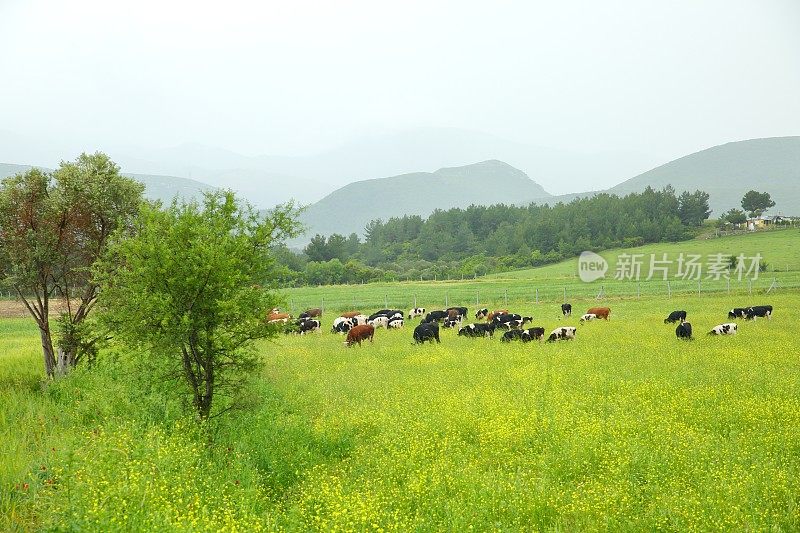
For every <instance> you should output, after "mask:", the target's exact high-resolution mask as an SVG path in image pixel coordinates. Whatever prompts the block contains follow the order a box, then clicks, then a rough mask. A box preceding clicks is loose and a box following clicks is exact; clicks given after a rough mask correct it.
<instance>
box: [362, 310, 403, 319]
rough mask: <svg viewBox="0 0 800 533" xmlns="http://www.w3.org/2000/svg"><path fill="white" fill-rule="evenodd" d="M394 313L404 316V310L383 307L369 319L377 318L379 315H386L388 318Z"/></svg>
mask: <svg viewBox="0 0 800 533" xmlns="http://www.w3.org/2000/svg"><path fill="white" fill-rule="evenodd" d="M394 315H400V316H401V317H402V316H403V312H402V311H398V310H397V309H381V310H380V311H376V312H374V313H372V314H371V315H369V320H375V319H376V318H377V317H379V316H385V317H386V318H390V317H392V316H394Z"/></svg>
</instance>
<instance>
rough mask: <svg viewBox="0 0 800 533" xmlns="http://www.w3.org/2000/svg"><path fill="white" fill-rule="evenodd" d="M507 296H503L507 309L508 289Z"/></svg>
mask: <svg viewBox="0 0 800 533" xmlns="http://www.w3.org/2000/svg"><path fill="white" fill-rule="evenodd" d="M504 292H505V294H504V295H503V299H504V301H505V302H506V307H508V289H506V290H505V291H504Z"/></svg>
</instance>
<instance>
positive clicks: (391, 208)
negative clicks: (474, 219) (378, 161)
mask: <svg viewBox="0 0 800 533" xmlns="http://www.w3.org/2000/svg"><path fill="white" fill-rule="evenodd" d="M533 198H539V199H546V198H550V195H549V194H548V193H547V191H545V190H544V189H543V188H542V187H541V186H540V185H539V184H537V183H536V182H535V181H533V180H531V179H530V178H529V177H528V176H527V175H526V174H525V173H524V172H522V171H521V170H518V169H516V168H514V167H512V166H510V165H508V164H506V163H503V162H502V161H497V160H490V161H483V162H481V163H475V164H473V165H467V166H463V167H451V168H442V169H439V170H437V171H436V172H415V173H412V174H402V175H399V176H393V177H389V178H379V179H372V180H365V181H359V182H356V183H351V184H349V185H345V186H344V187H342V188H340V189H338V190H336V191H334V192H332V193H331V194H329V195H328V196H326V197H325V198H323V199H322V200H320V201H319V202H317V203H315V204H312V205H311V206H309V208H308V209H307V210H306V211H305V212H304V213H303V215H302V217H301V218H302V222H303V223H304V224H306V226H307V227H308V228H309V230H308V232H307V233H306V235H305V236H304V237H303V239H301V240H304V241H307V240H308V238H310V237H311V236H313V235H314V234H315V233H324V234H328V233H331V232H337V233H343V234H349V233H351V232H356V233H359V234H360V233H362V232H363V230H364V226H366V224H367V223H368V222H369V221H370V220H373V219H376V218H380V219H383V220H387V219H388V218H390V217H394V216H403V215H421V216H427V215H429V214H430V213H432V212H433V211H434V210H435V209H449V208H451V207H468V206H469V205H471V204H480V205H491V204H497V203H519V202H520V200H523V199H533Z"/></svg>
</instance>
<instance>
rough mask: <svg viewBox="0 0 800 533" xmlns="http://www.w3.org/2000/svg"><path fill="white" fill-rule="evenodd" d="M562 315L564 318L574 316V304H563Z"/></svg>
mask: <svg viewBox="0 0 800 533" xmlns="http://www.w3.org/2000/svg"><path fill="white" fill-rule="evenodd" d="M561 314H562V315H564V317H565V318H566V317H568V316H572V304H561Z"/></svg>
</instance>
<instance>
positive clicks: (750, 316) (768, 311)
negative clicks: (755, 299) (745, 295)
mask: <svg viewBox="0 0 800 533" xmlns="http://www.w3.org/2000/svg"><path fill="white" fill-rule="evenodd" d="M759 316H760V317H767V318H768V319H770V318H772V306H771V305H754V306H753V307H748V308H747V310H746V311H745V313H744V317H745V318H746V319H747V320H755V319H756V317H759Z"/></svg>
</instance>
